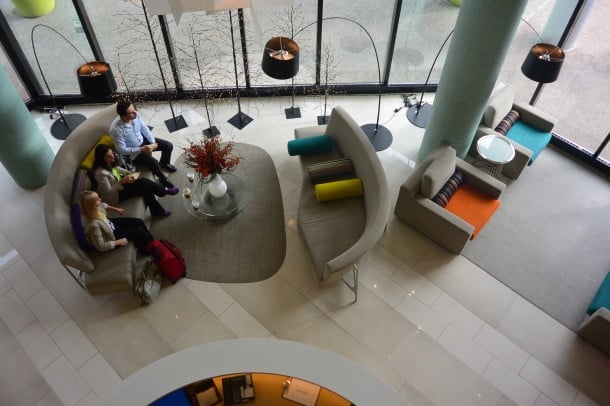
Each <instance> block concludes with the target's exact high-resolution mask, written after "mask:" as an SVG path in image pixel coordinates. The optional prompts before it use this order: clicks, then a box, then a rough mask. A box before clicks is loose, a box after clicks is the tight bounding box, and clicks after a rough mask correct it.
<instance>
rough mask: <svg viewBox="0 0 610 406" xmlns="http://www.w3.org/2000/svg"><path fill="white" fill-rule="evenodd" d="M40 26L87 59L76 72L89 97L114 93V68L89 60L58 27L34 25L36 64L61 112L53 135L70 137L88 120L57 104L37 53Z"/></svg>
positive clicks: (79, 82) (60, 138) (33, 46)
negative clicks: (69, 112)
mask: <svg viewBox="0 0 610 406" xmlns="http://www.w3.org/2000/svg"><path fill="white" fill-rule="evenodd" d="M39 28H46V29H48V30H51V31H53V32H54V33H55V34H57V35H59V36H60V37H61V38H63V39H64V40H65V41H66V42H67V43H68V44H69V45H70V46H71V47H72V48H73V49H74V50H75V51H76V53H78V54H79V55H80V56H81V58H83V60H84V61H85V63H84V64H83V65H81V66H79V67H78V68H77V70H76V74H77V76H78V84H79V87H80V90H81V94H82V95H83V96H85V97H87V98H92V99H103V98H105V97H107V96H109V95H111V94H112V93H114V92H115V91H116V89H117V85H116V81H115V79H114V75H113V74H112V69H111V68H110V65H108V64H107V63H106V62H103V61H87V58H85V57H84V55H83V54H82V53H81V52H80V51H79V50H78V49H77V48H76V47H75V46H74V44H72V43H71V42H70V41H69V40H68V38H66V37H65V36H64V35H63V34H61V33H60V32H59V31H57V30H56V29H54V28H52V27H49V26H48V25H45V24H36V25H35V26H34V27H32V31H31V33H30V41H31V43H32V51H33V52H34V59H35V60H36V65H37V66H38V70H39V71H40V76H41V77H42V81H43V82H44V84H45V86H46V88H47V91H48V92H49V95H50V96H51V99H52V100H53V104H55V108H56V110H57V113H59V118H58V119H57V120H55V122H53V124H52V125H51V135H53V137H55V138H57V139H59V140H65V139H66V138H68V136H69V135H70V133H71V132H72V130H74V129H75V128H76V127H78V125H79V124H81V123H82V122H83V121H85V120H86V117H85V116H83V115H82V114H76V113H72V114H64V113H63V111H62V108H61V107H60V106H59V105H58V104H57V100H56V99H55V97H54V96H53V92H51V87H50V86H49V83H48V82H47V79H46V77H45V75H44V70H43V69H42V67H41V66H40V61H39V60H38V54H37V53H36V43H35V41H34V33H35V32H36V30H37V29H39Z"/></svg>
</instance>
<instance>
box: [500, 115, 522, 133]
mask: <svg viewBox="0 0 610 406" xmlns="http://www.w3.org/2000/svg"><path fill="white" fill-rule="evenodd" d="M518 120H519V112H518V111H517V110H511V111H509V112H508V114H507V115H506V117H504V118H503V119H502V121H500V124H498V126H497V127H496V128H495V131H497V132H499V133H500V134H502V135H506V133H508V130H510V128H511V127H512V126H513V124H515V123H516V122H517V121H518Z"/></svg>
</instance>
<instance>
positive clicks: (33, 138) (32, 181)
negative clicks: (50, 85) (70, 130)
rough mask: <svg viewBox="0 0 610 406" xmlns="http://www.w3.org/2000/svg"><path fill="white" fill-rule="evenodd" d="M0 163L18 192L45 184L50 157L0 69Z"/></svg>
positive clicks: (34, 126) (21, 101)
mask: <svg viewBox="0 0 610 406" xmlns="http://www.w3.org/2000/svg"><path fill="white" fill-rule="evenodd" d="M0 100H2V103H0V161H2V165H4V167H5V168H6V170H7V171H8V172H9V173H10V175H11V176H12V177H13V179H14V180H15V182H17V184H18V185H19V186H21V187H22V188H26V189H34V188H37V187H40V186H43V185H44V184H45V183H47V175H48V174H49V169H51V164H52V163H53V158H54V156H55V155H54V154H53V151H52V150H51V147H49V144H48V143H47V140H46V139H45V138H44V135H43V134H42V132H41V131H40V129H39V128H38V126H37V125H36V122H35V121H34V119H33V118H32V115H31V114H30V112H29V111H28V109H27V108H26V107H25V104H24V103H23V100H22V99H21V96H19V93H17V90H15V87H14V86H13V84H12V83H11V80H10V79H9V77H8V75H7V74H6V72H5V71H4V68H3V67H2V66H0Z"/></svg>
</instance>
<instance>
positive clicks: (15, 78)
mask: <svg viewBox="0 0 610 406" xmlns="http://www.w3.org/2000/svg"><path fill="white" fill-rule="evenodd" d="M0 66H2V68H3V69H4V71H5V72H6V74H7V75H8V77H9V79H10V80H11V82H12V83H13V86H15V89H17V92H18V93H19V95H20V96H21V98H22V99H23V100H24V101H25V100H27V99H29V98H30V95H29V94H28V92H27V90H25V87H23V84H22V83H21V79H19V75H17V72H15V69H13V66H12V65H11V63H10V61H9V60H8V59H6V54H5V53H4V52H0Z"/></svg>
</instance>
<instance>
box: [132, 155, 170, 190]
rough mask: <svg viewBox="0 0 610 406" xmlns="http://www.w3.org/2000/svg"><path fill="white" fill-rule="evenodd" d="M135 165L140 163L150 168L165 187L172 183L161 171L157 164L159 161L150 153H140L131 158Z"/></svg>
mask: <svg viewBox="0 0 610 406" xmlns="http://www.w3.org/2000/svg"><path fill="white" fill-rule="evenodd" d="M133 161H134V162H135V163H136V164H137V165H142V166H144V167H146V168H148V169H150V170H151V171H152V173H153V175H155V176H156V177H157V178H158V179H159V182H161V184H162V185H163V186H165V187H168V188H172V187H174V185H173V184H172V183H171V182H170V181H169V180H167V176H165V174H164V173H163V172H161V166H160V165H159V161H157V160H156V159H155V158H154V157H153V156H152V155H151V154H140V155H138V156H137V157H136V158H135V159H134V160H133Z"/></svg>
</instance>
